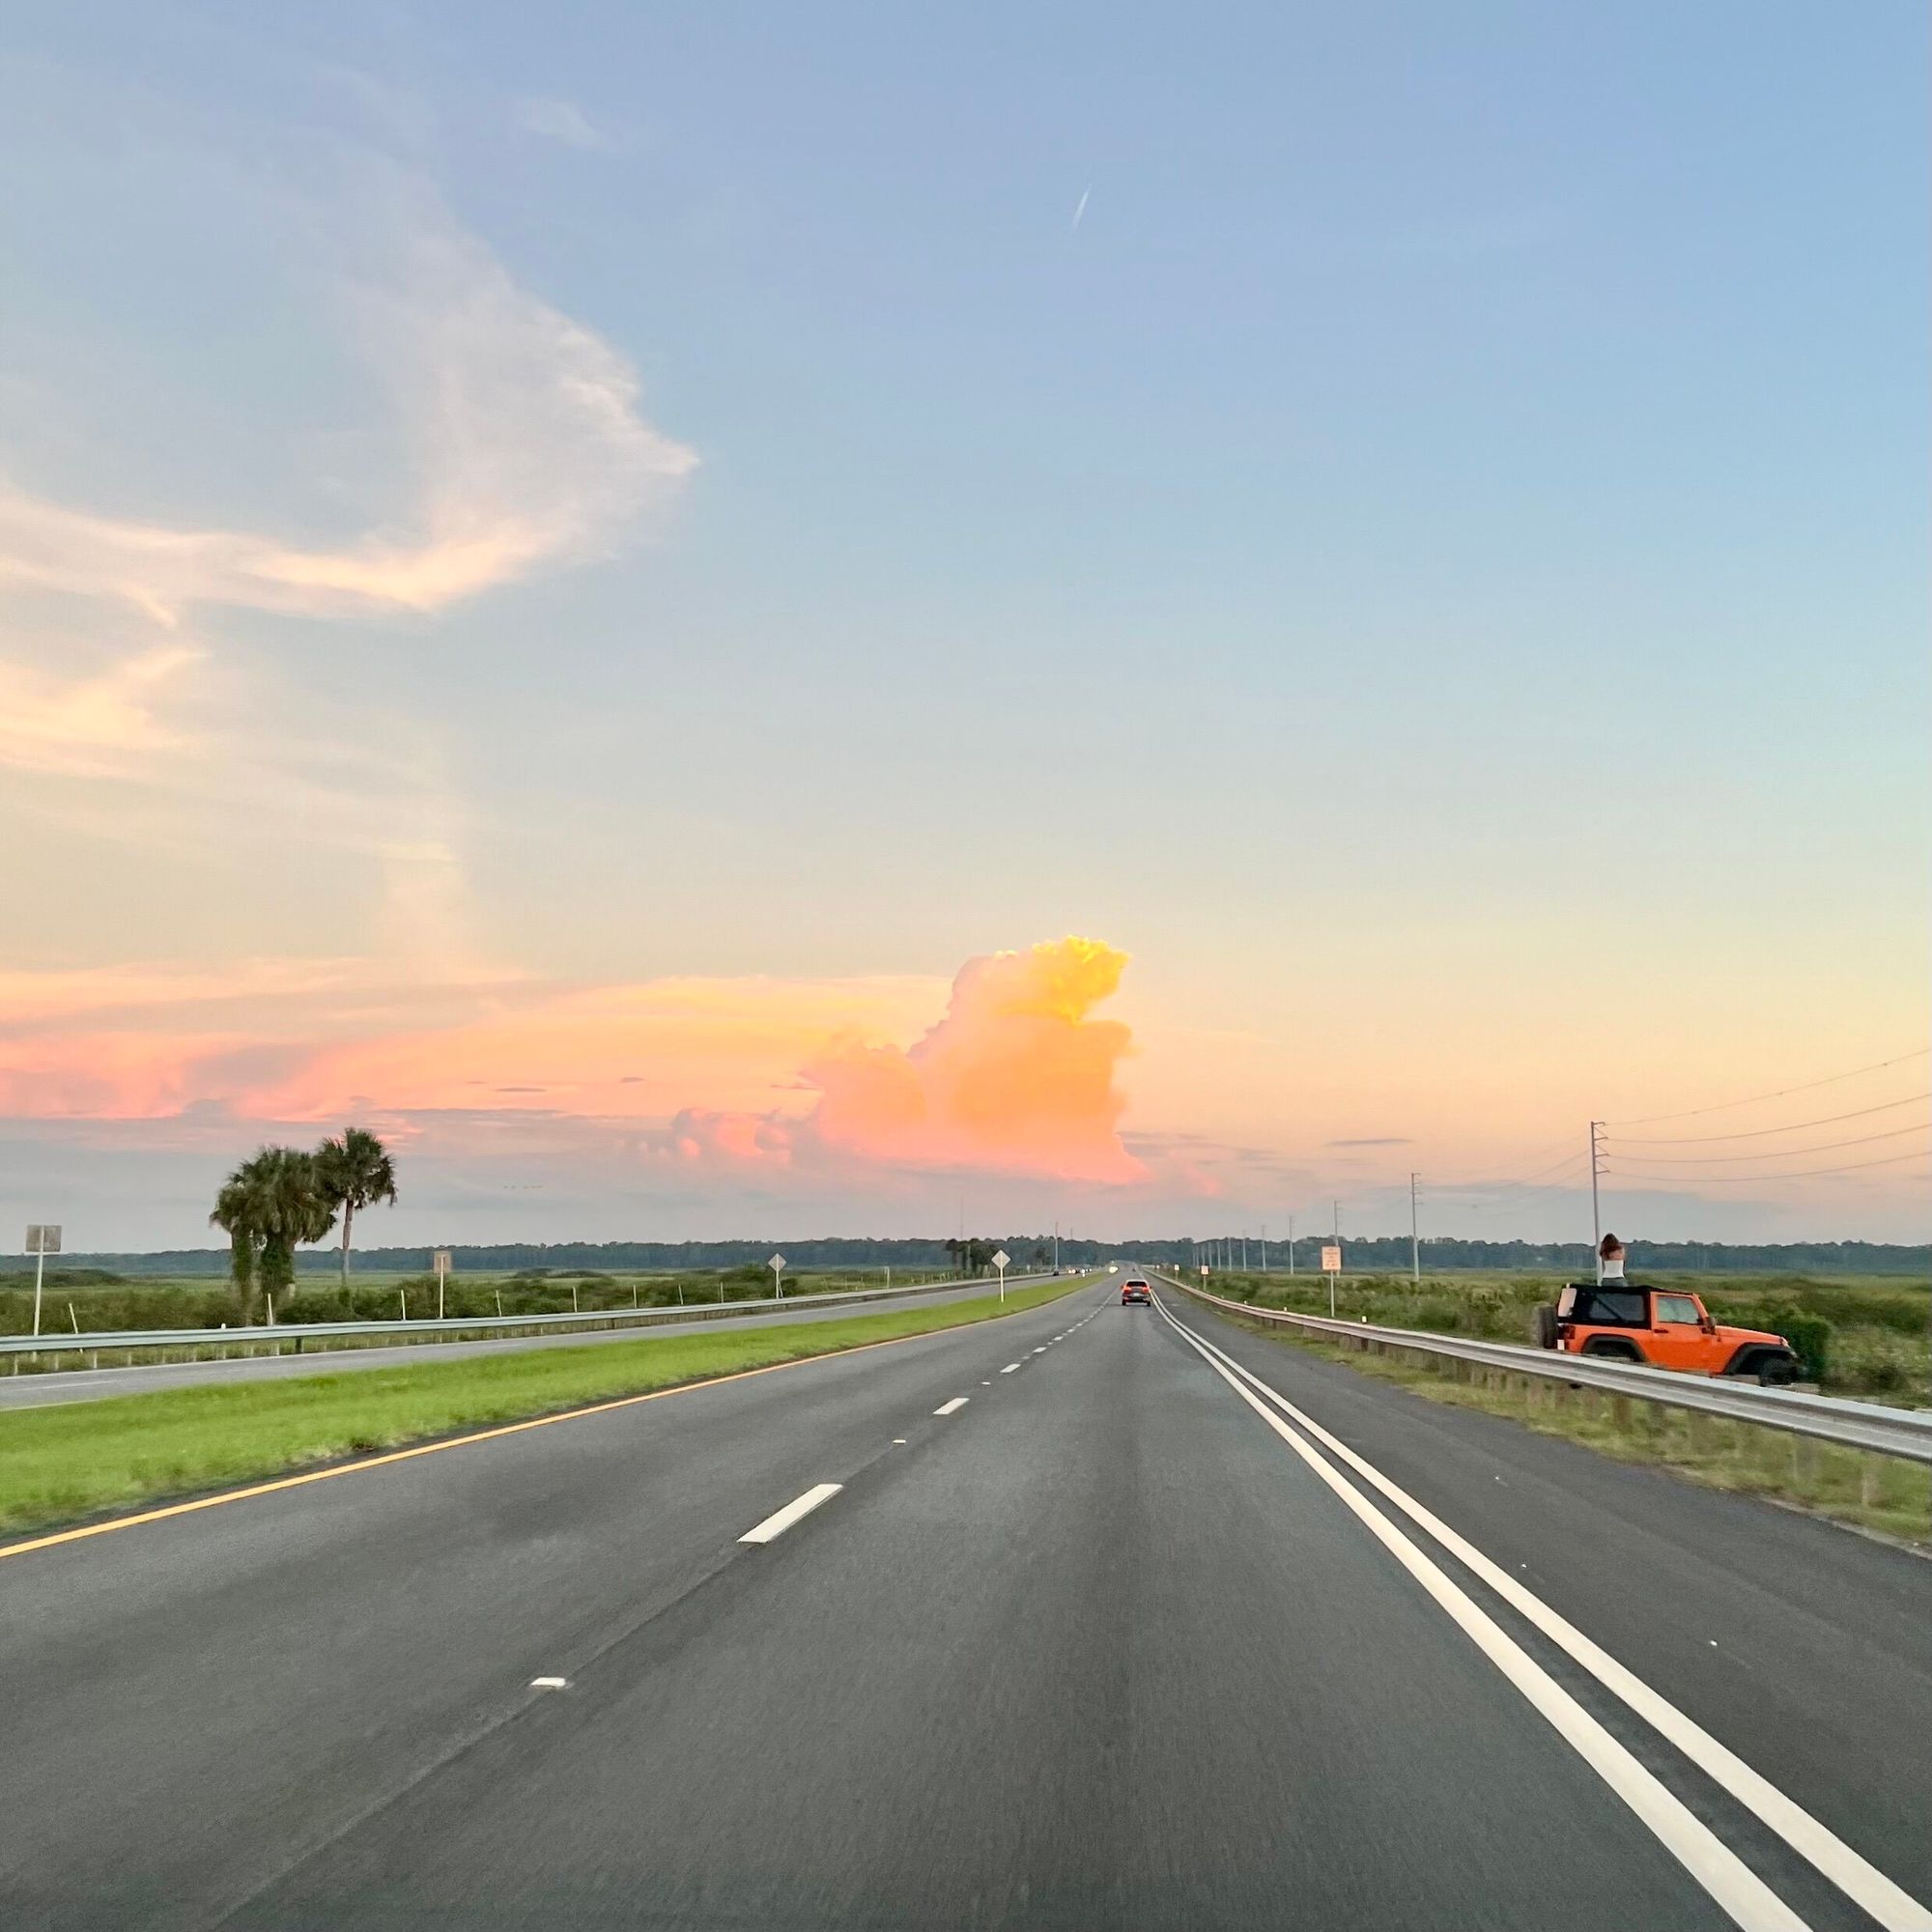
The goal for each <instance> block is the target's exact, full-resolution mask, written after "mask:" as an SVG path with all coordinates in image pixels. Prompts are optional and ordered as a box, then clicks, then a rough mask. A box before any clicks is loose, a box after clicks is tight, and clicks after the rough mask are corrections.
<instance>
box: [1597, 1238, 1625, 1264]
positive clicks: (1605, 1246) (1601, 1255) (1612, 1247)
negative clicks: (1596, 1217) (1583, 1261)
mask: <svg viewBox="0 0 1932 1932" xmlns="http://www.w3.org/2000/svg"><path fill="white" fill-rule="evenodd" d="M1623 1245H1624V1244H1623V1243H1622V1242H1621V1241H1620V1240H1618V1239H1617V1237H1616V1236H1614V1235H1605V1236H1604V1238H1603V1239H1602V1240H1601V1241H1599V1242H1598V1243H1597V1259H1598V1260H1599V1261H1600V1262H1606V1261H1608V1260H1609V1258H1610V1257H1611V1256H1612V1255H1615V1254H1621V1253H1622V1252H1623Z"/></svg>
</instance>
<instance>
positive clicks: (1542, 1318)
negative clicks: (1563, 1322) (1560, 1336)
mask: <svg viewBox="0 0 1932 1932" xmlns="http://www.w3.org/2000/svg"><path fill="white" fill-rule="evenodd" d="M1536 1346H1537V1347H1538V1348H1539V1349H1553V1348H1555V1346H1556V1310H1555V1309H1554V1308H1553V1307H1552V1306H1551V1305H1550V1304H1549V1303H1548V1302H1547V1301H1546V1302H1545V1303H1544V1304H1543V1306H1542V1307H1541V1308H1539V1309H1538V1310H1537V1311H1536Z"/></svg>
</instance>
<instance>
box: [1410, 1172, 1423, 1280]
mask: <svg viewBox="0 0 1932 1932" xmlns="http://www.w3.org/2000/svg"><path fill="white" fill-rule="evenodd" d="M1415 1179H1416V1177H1415V1176H1414V1175H1413V1174H1412V1173H1411V1174H1410V1175H1409V1177H1408V1278H1409V1280H1410V1281H1420V1280H1421V1279H1422V1237H1421V1236H1420V1235H1419V1234H1418V1233H1417V1232H1416V1222H1415Z"/></svg>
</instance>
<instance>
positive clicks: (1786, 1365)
mask: <svg viewBox="0 0 1932 1932" xmlns="http://www.w3.org/2000/svg"><path fill="white" fill-rule="evenodd" d="M1797 1379H1798V1364H1797V1363H1796V1362H1795V1361H1793V1360H1792V1358H1791V1357H1790V1356H1789V1355H1766V1356H1764V1357H1762V1358H1761V1359H1760V1360H1759V1362H1758V1364H1757V1382H1758V1386H1759V1387H1760V1388H1768V1389H1773V1388H1776V1389H1781V1388H1789V1387H1790V1386H1791V1384H1792V1383H1793V1382H1795V1381H1796V1380H1797Z"/></svg>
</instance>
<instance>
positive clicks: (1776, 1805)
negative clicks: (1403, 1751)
mask: <svg viewBox="0 0 1932 1932" xmlns="http://www.w3.org/2000/svg"><path fill="white" fill-rule="evenodd" d="M1161 1312H1162V1314H1164V1315H1166V1316H1167V1319H1168V1320H1169V1321H1171V1322H1173V1324H1174V1326H1175V1327H1176V1328H1178V1329H1179V1331H1180V1332H1181V1333H1182V1334H1183V1335H1185V1336H1187V1337H1188V1338H1189V1340H1191V1341H1194V1342H1196V1343H1198V1344H1199V1345H1200V1346H1201V1347H1202V1348H1204V1349H1206V1350H1208V1351H1209V1353H1210V1354H1212V1355H1213V1356H1215V1357H1217V1358H1218V1359H1220V1360H1221V1361H1224V1362H1225V1363H1226V1364H1227V1366H1228V1367H1229V1368H1231V1369H1233V1370H1234V1372H1235V1373H1236V1375H1237V1376H1239V1377H1240V1378H1241V1379H1242V1380H1243V1381H1245V1382H1248V1383H1250V1384H1252V1385H1253V1386H1254V1387H1255V1388H1257V1389H1259V1390H1260V1391H1261V1393H1262V1394H1263V1395H1264V1396H1265V1397H1266V1398H1267V1399H1268V1401H1270V1402H1272V1403H1273V1404H1274V1405H1275V1406H1276V1407H1278V1408H1280V1409H1281V1410H1282V1411H1283V1413H1284V1414H1287V1415H1289V1416H1292V1417H1293V1419H1294V1420H1295V1421H1296V1422H1297V1423H1299V1424H1300V1425H1301V1427H1302V1428H1303V1429H1305V1430H1307V1432H1308V1433H1309V1435H1312V1436H1314V1437H1315V1438H1316V1440H1317V1441H1319V1442H1321V1444H1322V1446H1323V1447H1324V1448H1326V1449H1329V1450H1331V1451H1332V1452H1333V1453H1334V1454H1335V1455H1337V1456H1339V1457H1340V1458H1341V1459H1342V1461H1343V1462H1345V1463H1348V1465H1349V1466H1350V1468H1351V1469H1353V1470H1354V1471H1355V1472H1356V1474H1357V1475H1359V1476H1361V1477H1362V1478H1363V1479H1364V1480H1365V1481H1367V1482H1369V1483H1372V1484H1373V1485H1374V1486H1375V1487H1376V1489H1378V1491H1379V1492H1381V1493H1382V1494H1383V1495H1385V1496H1386V1497H1387V1498H1388V1499H1389V1501H1390V1502H1392V1503H1394V1504H1395V1505H1396V1507H1397V1508H1398V1509H1400V1510H1402V1511H1403V1512H1404V1513H1405V1514H1406V1515H1407V1516H1408V1517H1409V1518H1410V1519H1411V1520H1413V1521H1415V1522H1416V1523H1417V1524H1419V1525H1420V1526H1421V1527H1422V1528H1423V1529H1424V1530H1426V1531H1427V1532H1428V1533H1429V1534H1430V1535H1431V1536H1432V1537H1434V1538H1435V1541H1436V1542H1437V1543H1438V1544H1440V1545H1441V1546H1442V1548H1444V1549H1446V1550H1447V1551H1448V1552H1449V1553H1450V1555H1452V1556H1453V1557H1455V1558H1456V1560H1457V1561H1458V1562H1459V1563H1461V1564H1463V1566H1464V1567H1465V1568H1466V1569H1468V1570H1469V1571H1470V1572H1471V1573H1472V1574H1473V1575H1475V1576H1477V1577H1481V1578H1482V1580H1483V1581H1484V1582H1485V1583H1487V1584H1488V1585H1489V1586H1490V1588H1491V1589H1492V1590H1493V1591H1494V1592H1495V1593H1496V1595H1497V1596H1499V1597H1501V1598H1502V1600H1503V1601H1504V1602H1505V1603H1506V1604H1508V1605H1510V1607H1511V1608H1512V1609H1514V1610H1517V1611H1519V1612H1520V1614H1521V1615H1522V1616H1524V1617H1526V1618H1527V1619H1528V1620H1529V1621H1530V1622H1531V1623H1532V1624H1534V1625H1535V1626H1536V1628H1537V1629H1538V1630H1539V1631H1541V1632H1542V1633H1543V1634H1544V1635H1545V1636H1547V1637H1548V1638H1549V1640H1550V1641H1551V1642H1552V1643H1554V1644H1555V1645H1556V1646H1557V1647H1558V1648H1559V1649H1560V1650H1562V1651H1564V1652H1565V1653H1566V1654H1567V1655H1568V1656H1569V1657H1571V1658H1573V1659H1574V1660H1575V1661H1576V1662H1577V1663H1580V1664H1581V1665H1582V1666H1583V1668H1584V1669H1585V1670H1587V1671H1588V1672H1589V1673H1590V1675H1591V1676H1592V1677H1594V1678H1596V1680H1597V1681H1598V1682H1599V1683H1600V1684H1602V1685H1603V1687H1604V1688H1605V1690H1608V1691H1609V1692H1610V1693H1611V1694H1612V1695H1613V1696H1615V1697H1617V1698H1619V1699H1621V1701H1622V1702H1623V1703H1624V1704H1625V1705H1627V1706H1628V1707H1629V1708H1630V1709H1631V1710H1632V1711H1634V1712H1635V1713H1636V1715H1637V1716H1638V1717H1639V1718H1641V1719H1643V1720H1644V1721H1645V1722H1646V1723H1647V1724H1649V1725H1650V1726H1651V1728H1652V1729H1653V1730H1655V1731H1657V1732H1658V1733H1659V1734H1660V1735H1661V1736H1662V1737H1663V1738H1665V1739H1667V1740H1668V1741H1669V1742H1670V1743H1671V1744H1673V1745H1675V1746H1676V1747H1677V1748H1678V1749H1679V1750H1681V1751H1682V1752H1683V1753H1684V1755H1685V1756H1686V1757H1688V1758H1689V1759H1690V1761H1691V1763H1692V1764H1694V1765H1696V1766H1697V1768H1698V1769H1699V1770H1700V1771H1702V1772H1704V1773H1705V1774H1706V1775H1707V1776H1710V1777H1711V1778H1713V1779H1715V1780H1716V1781H1717V1782H1718V1783H1719V1784H1720V1785H1721V1786H1722V1787H1723V1788H1724V1790H1726V1791H1727V1792H1729V1793H1730V1795H1731V1796H1732V1797H1733V1798H1735V1799H1736V1800H1737V1801H1738V1803H1739V1804H1742V1805H1743V1806H1744V1807H1745V1809H1746V1810H1747V1811H1749V1812H1750V1813H1751V1814H1752V1815H1753V1816H1754V1817H1755V1818H1757V1819H1758V1820H1759V1821H1760V1822H1761V1823H1762V1824H1764V1825H1766V1826H1768V1827H1769V1828H1770V1829H1771V1830H1772V1831H1773V1832H1775V1833H1776V1834H1777V1836H1778V1837H1780V1838H1782V1839H1783V1840H1784V1842H1785V1843H1786V1844H1787V1845H1789V1846H1790V1847H1791V1849H1792V1850H1793V1851H1795V1852H1796V1853H1798V1854H1799V1856H1800V1857H1801V1858H1804V1859H1805V1860H1807V1861H1809V1862H1810V1863H1811V1864H1812V1865H1814V1866H1815V1867H1816V1868H1817V1869H1818V1870H1819V1871H1821V1872H1823V1873H1824V1875H1825V1876H1826V1877H1827V1878H1828V1879H1830V1880H1831V1881H1832V1883H1833V1885H1835V1886H1836V1887H1837V1888H1838V1889H1839V1890H1841V1891H1842V1892H1844V1893H1845V1895H1846V1896H1847V1897H1848V1898H1850V1899H1851V1900H1852V1902H1853V1903H1854V1904H1855V1905H1857V1906H1859V1907H1860V1908H1861V1910H1863V1911H1865V1912H1867V1913H1869V1914H1870V1915H1871V1917H1872V1918H1875V1919H1877V1920H1878V1922H1879V1923H1880V1924H1881V1925H1883V1926H1885V1927H1886V1928H1887V1932H1932V1911H1928V1910H1927V1909H1926V1908H1925V1907H1924V1906H1923V1905H1921V1904H1920V1903H1919V1902H1918V1899H1916V1898H1914V1897H1913V1896H1912V1894H1911V1893H1910V1892H1909V1891H1907V1890H1906V1889H1904V1888H1903V1887H1902V1886H1900V1885H1898V1884H1896V1883H1895V1882H1894V1881H1892V1880H1891V1879H1889V1878H1888V1877H1886V1875H1885V1873H1883V1872H1882V1871H1880V1870H1879V1869H1878V1867H1877V1866H1876V1865H1874V1864H1872V1863H1871V1862H1870V1861H1867V1860H1866V1859H1864V1858H1861V1856H1860V1855H1859V1854H1858V1853H1857V1852H1855V1851H1854V1850H1853V1849H1852V1848H1851V1846H1849V1845H1848V1844H1846V1843H1845V1841H1844V1840H1843V1839H1842V1838H1840V1837H1838V1836H1837V1835H1836V1834H1835V1833H1833V1832H1832V1831H1831V1830H1829V1829H1828V1828H1827V1827H1826V1826H1824V1825H1822V1824H1820V1823H1819V1821H1818V1820H1817V1819H1816V1818H1814V1817H1812V1815H1811V1814H1810V1812H1808V1811H1807V1810H1805V1809H1804V1806H1803V1805H1802V1804H1798V1803H1797V1801H1796V1800H1795V1799H1791V1798H1787V1797H1786V1796H1785V1795H1784V1793H1783V1792H1782V1791H1780V1790H1779V1789H1778V1788H1777V1786H1776V1785H1775V1784H1773V1783H1772V1782H1771V1780H1770V1779H1769V1778H1767V1777H1765V1776H1762V1775H1761V1774H1760V1773H1758V1772H1755V1771H1753V1770H1752V1769H1751V1768H1750V1766H1749V1765H1747V1763H1746V1762H1745V1761H1744V1759H1742V1758H1741V1757H1739V1756H1738V1755H1737V1754H1736V1753H1735V1752H1734V1751H1732V1750H1731V1749H1730V1748H1729V1747H1727V1746H1725V1745H1721V1744H1719V1742H1718V1740H1717V1739H1716V1738H1714V1737H1713V1736H1712V1735H1711V1734H1710V1732H1709V1731H1707V1730H1705V1729H1704V1727H1703V1726H1702V1725H1701V1724H1699V1723H1698V1722H1697V1721H1696V1720H1695V1719H1693V1718H1690V1717H1687V1716H1686V1715H1685V1714H1684V1712H1682V1711H1680V1710H1679V1709H1678V1708H1677V1706H1676V1705H1675V1704H1673V1703H1671V1702H1670V1701H1669V1699H1668V1698H1666V1697H1664V1696H1663V1695H1662V1694H1661V1693H1660V1692H1659V1691H1656V1690H1652V1689H1651V1687H1650V1686H1649V1685H1648V1684H1646V1683H1645V1682H1644V1681H1643V1679H1642V1678H1640V1677H1639V1676H1637V1675H1636V1673H1635V1672H1634V1671H1633V1670H1631V1669H1629V1668H1627V1667H1626V1666H1625V1665H1624V1664H1621V1663H1619V1662H1617V1660H1616V1659H1615V1658H1614V1657H1612V1656H1610V1654H1609V1653H1608V1652H1607V1651H1605V1650H1604V1649H1603V1648H1601V1647H1600V1646H1599V1645H1598V1644H1597V1643H1595V1642H1593V1641H1592V1640H1591V1639H1590V1638H1589V1637H1587V1636H1585V1635H1584V1634H1583V1633H1582V1632H1581V1631H1579V1630H1578V1629H1577V1627H1576V1625H1575V1624H1573V1623H1571V1622H1570V1621H1569V1619H1568V1618H1566V1617H1565V1616H1563V1615H1562V1614H1561V1612H1559V1611H1557V1610H1553V1609H1551V1608H1550V1607H1549V1605H1548V1604H1546V1603H1545V1602H1544V1601H1543V1599H1542V1598H1541V1597H1538V1596H1536V1595H1534V1594H1533V1593H1532V1592H1531V1591H1529V1590H1527V1589H1525V1588H1524V1587H1523V1585H1522V1584H1521V1583H1520V1582H1518V1581H1517V1579H1516V1578H1515V1577H1512V1576H1511V1575H1510V1574H1509V1572H1508V1571H1507V1570H1504V1569H1502V1568H1501V1567H1500V1566H1499V1565H1497V1564H1496V1563H1494V1562H1492V1560H1491V1559H1490V1558H1489V1557H1487V1556H1485V1555H1484V1554H1483V1552H1482V1551H1481V1550H1480V1549H1478V1548H1475V1546H1474V1545H1473V1544H1471V1543H1470V1542H1469V1541H1468V1540H1467V1539H1466V1538H1464V1537H1463V1536H1461V1535H1459V1534H1458V1533H1457V1532H1456V1531H1455V1530H1453V1529H1451V1528H1450V1527H1449V1525H1448V1524H1447V1523H1446V1522H1444V1521H1443V1520H1441V1518H1439V1517H1437V1516H1435V1515H1434V1514H1433V1513H1432V1512H1431V1511H1430V1510H1429V1509H1428V1508H1427V1507H1426V1506H1425V1505H1424V1504H1422V1503H1419V1502H1417V1501H1416V1499H1415V1498H1414V1497H1413V1496H1411V1495H1410V1494H1408V1492H1406V1491H1405V1490H1403V1489H1401V1488H1399V1487H1398V1486H1397V1485H1396V1484H1395V1483H1393V1482H1391V1481H1390V1480H1389V1479H1388V1477H1386V1476H1384V1475H1383V1474H1382V1472H1381V1471H1380V1470H1379V1469H1378V1468H1377V1467H1376V1466H1375V1465H1374V1464H1373V1463H1368V1462H1365V1461H1364V1460H1363V1459H1362V1458H1361V1457H1360V1456H1358V1455H1356V1453H1355V1452H1354V1451H1353V1450H1352V1449H1350V1447H1349V1445H1348V1444H1347V1443H1346V1442H1341V1441H1338V1440H1337V1439H1336V1438H1335V1437H1334V1436H1333V1435H1330V1434H1329V1433H1328V1431H1327V1430H1325V1429H1323V1428H1322V1426H1321V1424H1320V1423H1319V1422H1317V1421H1316V1420H1315V1419H1314V1417H1312V1416H1310V1415H1308V1414H1306V1413H1305V1412H1304V1411H1303V1410H1301V1409H1299V1408H1297V1407H1296V1406H1295V1405H1294V1404H1293V1403H1292V1402H1291V1401H1290V1400H1289V1399H1288V1398H1287V1397H1286V1396H1285V1395H1283V1394H1282V1393H1281V1392H1280V1390H1278V1389H1274V1388H1270V1387H1269V1386H1268V1384H1267V1383H1266V1382H1264V1381H1263V1380H1262V1378H1260V1377H1259V1376H1257V1375H1255V1374H1254V1373H1253V1372H1252V1371H1251V1370H1249V1369H1248V1368H1246V1367H1244V1366H1243V1365H1242V1364H1241V1363H1239V1362H1237V1361H1236V1360H1235V1358H1234V1357H1233V1356H1232V1355H1227V1354H1224V1353H1223V1352H1222V1350H1220V1349H1218V1348H1216V1347H1215V1345H1214V1344H1213V1343H1212V1342H1210V1341H1208V1339H1207V1338H1206V1337H1205V1336H1201V1335H1196V1334H1195V1332H1194V1330H1193V1329H1191V1328H1189V1327H1188V1326H1187V1325H1186V1323H1185V1322H1183V1321H1179V1320H1177V1318H1176V1317H1175V1316H1174V1315H1173V1314H1171V1313H1170V1312H1169V1311H1168V1310H1167V1309H1166V1308H1164V1307H1163V1309H1162V1310H1161Z"/></svg>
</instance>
